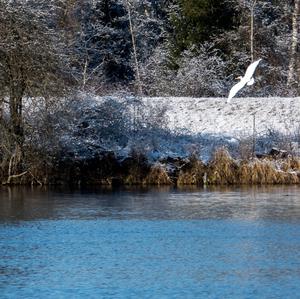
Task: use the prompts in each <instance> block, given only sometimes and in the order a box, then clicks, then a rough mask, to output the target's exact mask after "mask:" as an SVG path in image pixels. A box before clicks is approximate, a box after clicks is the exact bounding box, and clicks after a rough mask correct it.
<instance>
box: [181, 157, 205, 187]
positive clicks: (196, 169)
mask: <svg viewBox="0 0 300 299" xmlns="http://www.w3.org/2000/svg"><path fill="white" fill-rule="evenodd" d="M206 171H207V167H206V166H205V164H204V163H203V162H202V161H200V160H199V159H198V158H197V157H196V156H191V157H190V158H189V162H188V163H187V164H185V165H184V166H183V167H182V168H181V169H180V171H179V175H178V178H177V185H178V186H183V185H203V184H204V182H203V177H204V175H205V173H206Z"/></svg>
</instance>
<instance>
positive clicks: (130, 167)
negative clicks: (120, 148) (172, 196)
mask: <svg viewBox="0 0 300 299" xmlns="http://www.w3.org/2000/svg"><path fill="white" fill-rule="evenodd" d="M121 168H122V171H123V173H124V174H125V175H124V184H126V185H141V184H143V181H144V179H145V177H146V175H147V173H148V172H149V165H148V161H147V157H146V155H145V154H144V153H142V152H139V151H132V152H131V155H130V157H128V158H126V159H125V160H124V161H123V162H122V166H121Z"/></svg>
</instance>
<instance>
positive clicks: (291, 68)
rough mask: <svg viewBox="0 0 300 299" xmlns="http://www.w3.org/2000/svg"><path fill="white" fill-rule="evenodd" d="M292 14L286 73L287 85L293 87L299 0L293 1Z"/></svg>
mask: <svg viewBox="0 0 300 299" xmlns="http://www.w3.org/2000/svg"><path fill="white" fill-rule="evenodd" d="M294 1H295V4H294V12H293V16H292V26H293V30H292V41H291V49H290V62H289V72H288V80H287V85H288V86H290V87H291V86H293V85H294V84H296V83H297V81H298V78H297V75H296V61H297V59H296V56H297V44H298V26H299V7H300V0H294Z"/></svg>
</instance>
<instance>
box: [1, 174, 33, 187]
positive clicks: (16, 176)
mask: <svg viewBox="0 0 300 299" xmlns="http://www.w3.org/2000/svg"><path fill="white" fill-rule="evenodd" d="M27 173H28V171H27V170H26V171H24V172H22V173H19V174H12V175H10V176H9V177H8V178H7V181H6V182H5V183H3V185H9V184H10V182H11V180H12V179H16V178H19V177H22V176H23V175H25V174H27Z"/></svg>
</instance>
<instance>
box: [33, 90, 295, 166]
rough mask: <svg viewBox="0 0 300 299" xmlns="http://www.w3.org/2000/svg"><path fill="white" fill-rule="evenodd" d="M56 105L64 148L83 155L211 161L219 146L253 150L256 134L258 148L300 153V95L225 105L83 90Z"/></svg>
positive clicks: (219, 100)
mask: <svg viewBox="0 0 300 299" xmlns="http://www.w3.org/2000/svg"><path fill="white" fill-rule="evenodd" d="M30 106H31V105H30ZM57 107H58V108H57V109H58V110H57V112H54V114H55V115H56V117H57V121H58V122H57V125H58V127H57V132H60V133H58V134H60V141H61V144H62V146H63V147H66V149H67V151H69V152H72V153H74V154H75V156H79V157H83V158H84V157H90V156H93V155H94V154H95V153H97V152H99V151H102V150H104V151H106V150H108V151H114V152H115V153H116V154H117V156H119V157H126V156H127V155H128V154H129V153H130V151H131V150H132V149H133V148H135V149H140V150H141V151H143V152H144V153H145V154H147V156H148V157H149V159H150V160H152V161H156V160H159V159H162V158H165V157H169V156H171V157H178V156H180V157H186V156H188V155H190V154H192V153H197V154H198V155H199V157H200V158H201V159H202V160H204V161H207V160H209V158H210V157H211V155H212V153H213V152H214V151H215V150H216V149H217V148H219V147H221V146H226V147H227V148H228V149H229V151H230V152H231V153H232V154H233V155H235V156H237V157H238V156H239V155H240V151H241V146H240V145H241V144H243V147H245V145H246V147H248V149H249V148H250V150H252V148H253V136H255V148H256V150H257V151H258V152H261V153H262V152H264V153H266V152H268V151H269V150H270V149H271V148H272V147H274V146H276V147H279V148H282V149H287V146H293V147H294V148H295V152H296V151H297V152H300V151H299V141H300V98H299V97H298V98H279V97H272V98H234V99H233V100H232V102H231V103H230V104H227V103H226V99H225V98H179V97H177V98H176V97H160V98H158V97H157V98H143V99H136V98H134V97H132V96H127V95H122V96H107V97H97V96H92V95H83V94H81V95H80V96H78V98H76V99H74V100H73V101H71V102H66V104H65V107H64V108H61V106H59V105H58V106H57ZM64 109H65V110H64ZM31 111H32V110H31ZM67 111H68V112H67ZM37 113H38V112H37ZM68 113H69V114H68ZM38 114H39V113H38ZM254 116H255V119H254ZM254 120H255V135H253V132H254V130H253V129H254ZM284 147H286V148H284Z"/></svg>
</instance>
